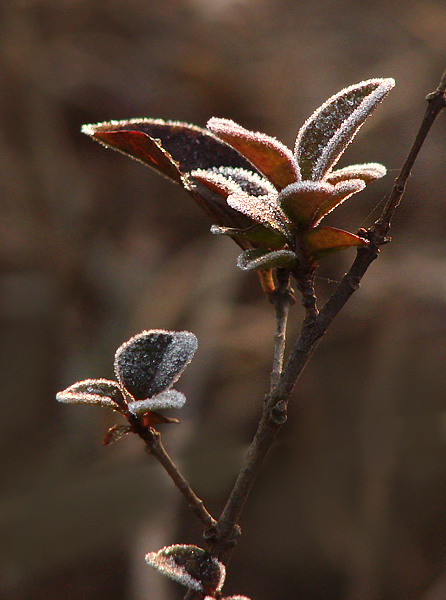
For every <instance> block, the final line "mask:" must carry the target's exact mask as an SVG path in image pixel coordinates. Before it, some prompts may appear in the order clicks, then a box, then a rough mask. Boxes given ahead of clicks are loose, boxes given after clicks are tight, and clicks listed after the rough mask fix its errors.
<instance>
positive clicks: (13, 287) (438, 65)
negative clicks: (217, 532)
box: [0, 0, 446, 600]
mask: <svg viewBox="0 0 446 600" xmlns="http://www.w3.org/2000/svg"><path fill="white" fill-rule="evenodd" d="M445 59H446V7H445V5H444V3H443V2H442V1H441V0H407V1H406V2H404V3H402V2H399V1H397V0H385V1H384V0H374V1H373V2H367V1H366V0H363V1H362V2H355V1H353V0H351V1H349V0H315V1H314V2H311V3H310V2H300V1H293V0H282V1H273V0H176V1H174V0H164V1H163V2H156V1H150V0H146V1H142V0H108V1H101V0H84V1H82V0H10V1H5V2H3V3H2V4H1V6H0V94H1V95H0V110H1V123H0V169H1V177H0V182H1V183H0V190H1V213H0V218H1V220H0V230H1V236H0V261H1V282H0V310H1V315H0V317H1V321H0V323H1V338H0V343H1V352H2V353H1V365H2V393H1V415H2V418H1V421H0V431H1V434H0V447H1V452H2V454H1V470H2V471H1V479H0V481H1V496H0V507H1V510H0V549H1V555H0V558H1V560H0V597H1V598H2V599H5V600H31V599H32V600H43V599H45V600H56V599H57V600H81V599H82V600H109V599H110V600H111V599H113V600H149V599H150V600H167V599H170V598H178V597H182V595H183V594H184V590H182V589H180V588H179V586H176V585H171V584H169V583H168V582H167V581H164V578H163V577H161V576H160V575H158V574H157V573H155V572H153V571H152V569H150V568H149V567H147V566H145V564H144V560H143V557H144V554H145V553H146V552H148V551H152V550H157V549H159V548H161V547H162V546H164V545H168V544H171V543H175V542H177V543H178V542H190V543H198V544H200V543H201V529H200V527H199V525H198V523H196V522H195V521H194V520H193V519H192V518H191V517H190V514H189V513H188V511H187V510H186V509H184V507H183V505H182V503H181V500H180V499H179V497H178V496H179V495H178V493H177V491H176V490H174V489H171V486H170V483H169V481H168V480H167V477H166V476H165V474H164V473H163V472H162V470H161V468H160V467H159V466H158V465H157V464H154V463H153V461H151V460H150V458H149V457H148V456H147V455H146V454H145V453H144V451H143V449H142V445H141V444H140V443H138V440H132V439H124V440H122V441H121V442H120V443H117V444H116V445H113V446H110V447H106V448H103V447H101V439H102V437H103V435H104V434H105V432H106V431H107V428H108V427H109V426H111V425H112V424H113V423H114V418H113V415H111V414H109V413H107V411H103V412H102V411H101V410H99V409H93V408H92V409H88V408H83V407H70V406H62V405H57V404H56V402H55V400H54V396H55V393H56V392H57V391H58V390H60V389H62V388H64V387H66V386H67V385H69V384H71V383H73V382H74V381H76V380H79V379H83V378H86V377H109V378H110V377H113V371H112V365H113V355H114V351H115V349H116V348H117V346H118V345H119V344H120V343H122V342H123V341H125V340H126V339H128V338H129V337H130V336H131V335H134V334H135V333H137V332H139V331H141V330H142V329H148V328H169V329H175V328H176V329H180V328H185V329H189V330H191V331H194V332H195V333H196V334H197V336H198V338H199V342H200V347H199V351H198V353H197V355H196V358H195V359H194V361H193V362H192V364H191V365H190V366H189V368H188V370H187V372H186V373H185V375H184V376H183V378H182V380H181V382H180V383H179V385H178V388H179V389H182V390H183V391H185V392H186V393H187V395H188V404H187V408H185V409H183V411H182V414H181V415H176V416H180V418H181V419H182V424H181V426H170V427H169V426H165V427H164V429H163V432H164V440H165V445H166V447H167V448H168V450H169V451H170V452H171V453H172V455H173V456H174V457H175V458H177V459H178V462H179V464H180V465H181V467H182V469H183V470H184V471H185V473H187V475H188V477H189V478H190V481H191V483H192V484H193V486H194V487H195V488H196V491H197V493H198V494H199V495H201V496H202V497H203V498H204V500H205V501H206V503H207V504H208V505H209V507H210V508H211V510H212V511H213V512H214V513H215V515H217V514H218V511H219V510H220V509H221V507H222V505H223V502H224V500H225V497H226V495H227V493H228V492H229V490H230V487H231V485H232V482H233V480H234V476H235V474H236V472H237V469H238V466H239V464H240V460H241V458H242V457H243V453H244V452H245V450H246V448H247V445H248V444H249V441H250V439H251V436H252V434H253V432H254V428H255V422H256V419H257V417H258V415H259V410H260V404H261V401H262V397H263V395H264V393H265V392H266V391H267V388H268V381H269V362H270V352H271V339H272V332H273V320H274V319H273V311H272V307H271V306H270V305H268V303H267V302H266V301H265V300H264V299H263V297H262V295H261V293H260V289H259V285H258V282H257V280H256V276H255V275H254V274H244V273H242V272H241V271H239V270H238V269H237V268H236V266H235V259H236V256H237V253H238V251H237V247H236V246H235V244H233V243H232V242H231V241H230V240H228V239H225V238H215V237H213V236H211V235H210V234H209V226H210V223H209V222H208V220H207V218H206V216H205V215H202V214H201V213H200V211H199V210H198V208H197V207H196V206H195V205H194V203H193V201H192V200H191V199H190V198H189V197H188V196H187V195H186V194H185V193H184V192H182V191H181V190H180V189H179V188H176V187H175V186H174V185H173V184H170V182H168V181H167V180H164V179H162V178H161V177H160V176H158V175H157V174H155V173H153V172H151V171H149V170H148V169H146V168H144V167H143V166H142V165H141V164H138V163H137V162H134V161H131V160H130V159H128V158H126V157H124V156H122V155H119V154H118V153H114V152H112V151H110V150H106V149H104V148H101V147H99V146H98V145H95V144H94V143H93V142H92V141H91V140H89V139H88V138H87V137H85V136H83V135H82V134H81V133H80V131H79V130H80V126H81V125H82V124H83V123H91V122H97V121H104V120H109V119H124V118H130V117H142V116H150V117H161V118H167V119H178V120H183V121H187V122H192V123H196V124H198V125H201V126H203V125H204V124H205V123H206V120H207V119H208V118H209V117H211V116H213V115H215V116H220V117H228V118H233V119H234V120H236V121H238V122H240V123H241V124H243V125H244V126H245V127H248V128H253V129H258V130H262V131H265V132H266V133H268V134H270V135H275V136H277V137H278V138H279V139H280V140H282V141H283V142H285V143H286V144H288V145H290V146H292V144H293V142H294V138H295V135H296V132H297V130H298V128H299V127H300V125H301V124H302V123H303V121H304V120H305V119H306V118H307V117H308V116H309V114H310V113H311V111H312V110H314V109H315V108H316V107H317V106H319V105H320V104H321V103H322V102H323V101H325V100H326V99H327V98H328V97H329V96H330V95H332V94H334V93H336V92H337V91H338V90H339V89H340V88H342V87H345V86H347V85H350V84H352V83H356V82H358V81H360V80H362V79H368V78H370V77H394V78H395V79H396V82H397V86H396V88H395V89H394V90H393V91H392V93H391V95H390V96H389V98H388V99H387V100H386V101H385V102H384V104H383V105H382V106H381V107H380V108H379V110H378V111H377V113H376V114H375V116H374V117H373V118H372V119H371V121H370V122H369V123H368V124H367V125H366V126H364V128H363V129H362V130H361V133H360V134H359V136H358V137H357V139H356V140H355V143H354V144H353V145H352V146H351V147H350V148H349V149H348V151H347V153H346V155H345V156H344V157H343V158H342V161H341V163H340V166H344V165H347V164H350V163H355V162H368V161H377V162H382V163H384V164H385V165H386V166H387V167H388V169H389V175H388V176H387V177H386V178H385V180H384V181H380V182H378V183H376V184H374V185H373V186H370V187H369V188H367V190H366V191H365V192H363V193H362V194H360V195H358V196H357V197H355V198H354V199H352V201H351V202H350V203H346V205H345V206H343V207H342V208H340V209H339V210H338V211H337V214H336V215H330V218H329V221H330V222H331V223H332V224H335V225H338V226H341V227H344V228H346V229H350V230H351V231H355V230H356V229H357V228H358V227H359V226H362V225H369V224H371V222H372V219H373V217H374V216H375V215H376V214H377V212H376V210H375V212H374V213H373V212H372V211H373V210H374V209H376V207H377V205H378V204H379V202H380V201H381V200H382V198H383V197H384V195H385V193H386V192H387V190H388V189H389V186H390V185H391V183H392V179H393V177H394V176H395V175H396V173H397V170H398V168H399V167H400V165H401V164H402V161H403V159H404V157H405V155H406V153H407V151H408V149H409V146H410V144H411V142H412V140H413V137H414V134H415V132H416V130H417V127H418V124H419V121H420V118H421V115H422V113H423V111H424V108H425V103H424V96H425V94H426V93H428V92H429V91H431V90H433V89H434V88H435V86H436V85H437V82H438V80H439V78H440V75H441V72H442V71H443V70H444V68H445V67H446V60H445ZM445 118H446V115H442V117H441V118H440V120H439V122H438V124H437V125H436V127H435V129H434V130H433V132H432V134H431V135H430V137H429V139H428V141H427V143H426V145H425V147H424V149H423V151H422V154H421V156H420V158H419V160H418V162H417V164H416V168H415V170H414V173H413V176H412V178H411V180H410V185H409V188H408V192H407V194H406V197H405V200H404V204H403V205H402V206H401V207H400V209H399V212H398V215H397V218H396V220H395V224H394V228H393V235H394V243H392V244H391V245H389V246H387V247H385V248H384V249H383V250H382V256H381V257H380V259H379V261H377V262H376V263H375V264H374V265H372V267H371V269H370V271H369V273H368V274H367V276H366V278H365V280H364V282H363V285H362V287H361V290H360V291H359V292H358V293H357V294H356V295H355V297H354V298H353V299H352V301H351V302H350V303H349V305H348V306H347V307H346V309H345V310H344V312H343V313H342V314H341V315H340V316H339V318H338V319H337V322H336V323H335V324H334V325H333V327H332V329H331V330H330V331H329V333H328V335H327V336H326V338H325V339H324V340H323V342H322V343H321V345H320V347H319V348H318V350H317V352H316V354H315V356H314V359H313V361H312V363H311V365H310V366H309V368H308V369H307V371H306V373H305V376H304V377H303V379H302V380H301V383H300V385H299V388H298V389H296V391H295V402H293V404H292V407H291V410H290V418H289V422H288V423H287V425H286V426H285V427H284V428H283V431H282V432H281V435H280V439H279V440H278V442H277V445H276V447H275V449H274V451H273V452H272V454H271V456H270V458H269V460H268V464H267V466H266V468H265V469H264V471H263V473H262V475H261V477H260V480H259V481H258V484H257V486H256V488H255V490H254V493H253V495H252V497H251V499H250V501H249V503H248V506H247V508H246V512H245V515H244V518H243V521H242V528H243V537H242V539H241V541H240V543H239V546H238V549H237V551H236V552H235V554H234V557H233V561H232V563H231V565H230V569H229V572H228V578H227V586H226V587H225V592H227V594H230V593H232V594H235V593H238V594H246V595H248V596H250V597H252V599H253V600H273V599H274V600H278V599H280V600H282V599H283V600H286V599H295V598H296V599H297V598H298V599H299V600H384V599H386V600H387V599H392V600H412V599H414V600H419V599H421V600H444V598H446V575H445V573H446V399H445V388H446V385H445V384H446V369H445V365H446V245H445V242H444V240H445V235H446V192H445V187H446V156H445V155H446V152H445V149H446V135H445V134H446V120H445ZM327 223H328V220H327ZM353 256H354V253H352V254H349V253H346V254H344V255H339V256H335V257H333V258H330V259H327V260H326V261H325V262H323V263H321V265H320V268H319V271H318V276H319V279H318V292H319V294H320V299H321V300H323V299H324V298H326V297H327V295H328V294H329V293H330V291H331V290H333V289H334V285H335V283H334V282H335V281H336V280H337V279H339V278H340V277H341V275H342V273H343V272H344V271H345V270H346V268H347V266H348V264H349V261H350V260H351V259H352V257H353ZM301 316H302V313H301V310H300V309H299V308H298V307H297V308H294V309H293V312H292V316H291V324H290V329H291V332H290V335H291V336H293V335H295V334H296V332H297V331H298V326H299V322H300V319H301Z"/></svg>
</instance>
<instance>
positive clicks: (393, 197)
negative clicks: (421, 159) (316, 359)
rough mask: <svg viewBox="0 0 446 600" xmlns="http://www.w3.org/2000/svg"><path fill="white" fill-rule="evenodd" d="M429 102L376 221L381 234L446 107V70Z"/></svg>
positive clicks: (385, 231) (427, 97)
mask: <svg viewBox="0 0 446 600" xmlns="http://www.w3.org/2000/svg"><path fill="white" fill-rule="evenodd" d="M426 100H427V103H428V106H427V109H426V112H425V115H424V118H423V121H422V123H421V126H420V129H419V131H418V134H417V137H416V138H415V141H414V143H413V146H412V148H411V150H410V152H409V154H408V156H407V159H406V162H405V163H404V165H403V167H402V169H401V171H400V174H399V175H398V177H397V178H396V180H395V184H394V186H393V189H392V191H391V193H390V196H389V198H388V199H387V203H386V205H385V207H384V210H383V212H382V214H381V216H380V218H379V219H378V221H377V222H376V223H375V231H376V233H378V234H380V235H381V236H385V235H387V233H388V230H389V227H390V221H391V220H392V218H393V215H394V213H395V209H396V208H397V206H398V205H399V203H400V202H401V198H402V196H403V194H404V190H405V186H406V182H407V180H408V178H409V176H410V172H411V170H412V167H413V165H414V162H415V160H416V158H417V156H418V153H419V152H420V150H421V148H422V146H423V144H424V141H425V139H426V136H427V134H428V133H429V131H430V129H431V127H432V125H433V124H434V121H435V119H436V118H437V117H438V115H439V114H440V112H441V111H442V110H443V109H444V108H445V107H446V71H445V72H444V73H443V75H442V77H441V80H440V83H439V84H438V87H437V89H436V90H435V91H434V92H431V93H430V94H428V95H427V96H426Z"/></svg>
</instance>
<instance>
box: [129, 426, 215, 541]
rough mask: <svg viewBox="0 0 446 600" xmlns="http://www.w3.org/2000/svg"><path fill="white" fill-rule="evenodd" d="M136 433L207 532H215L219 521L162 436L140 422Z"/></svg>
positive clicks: (135, 428) (136, 427)
mask: <svg viewBox="0 0 446 600" xmlns="http://www.w3.org/2000/svg"><path fill="white" fill-rule="evenodd" d="M132 425H133V427H134V430H135V432H136V433H137V434H138V435H139V437H140V438H142V439H143V440H144V442H145V443H146V449H147V452H149V453H150V454H152V455H153V456H154V457H155V458H156V459H157V461H158V462H159V463H160V464H161V465H162V466H163V467H164V469H165V471H166V472H167V474H168V475H169V476H170V478H171V479H172V481H173V482H174V484H175V485H176V487H177V488H178V489H179V490H180V492H181V493H182V494H183V496H184V497H185V498H186V501H187V503H188V505H189V506H190V508H191V509H192V511H193V512H194V513H195V515H196V516H197V517H198V518H199V519H200V521H201V522H202V523H203V525H204V526H205V527H206V531H213V530H214V528H215V526H216V525H217V521H216V520H215V519H214V518H213V517H212V516H211V515H210V513H209V512H208V511H207V510H206V507H205V506H204V503H203V501H202V500H200V498H199V497H198V496H197V495H196V494H195V492H194V491H193V490H192V488H191V487H190V485H189V483H188V482H187V480H186V479H185V478H184V477H183V475H181V473H180V471H179V470H178V467H177V466H176V465H175V463H174V462H173V461H172V459H171V458H170V456H169V455H168V453H167V452H166V449H165V448H164V446H163V444H162V442H161V434H160V433H159V432H158V431H156V430H155V429H153V428H152V427H150V428H146V427H143V426H142V425H141V424H140V423H139V421H137V420H136V421H135V422H133V423H132Z"/></svg>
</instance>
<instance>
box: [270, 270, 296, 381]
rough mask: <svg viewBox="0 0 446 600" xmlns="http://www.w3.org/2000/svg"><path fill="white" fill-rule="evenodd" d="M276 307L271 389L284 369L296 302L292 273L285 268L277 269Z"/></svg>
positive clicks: (273, 296) (273, 294)
mask: <svg viewBox="0 0 446 600" xmlns="http://www.w3.org/2000/svg"><path fill="white" fill-rule="evenodd" d="M271 301H272V302H274V306H275V309H276V331H275V334H274V348H273V366H272V371H271V390H272V389H273V388H274V387H275V386H276V385H277V383H278V381H279V378H280V375H281V374H282V370H283V360H284V356H285V345H286V328H287V322H288V313H289V310H290V306H291V305H292V304H293V303H294V302H295V300H294V296H293V294H292V290H291V288H290V274H289V271H287V270H285V269H277V287H276V289H275V290H274V292H273V293H272V294H271Z"/></svg>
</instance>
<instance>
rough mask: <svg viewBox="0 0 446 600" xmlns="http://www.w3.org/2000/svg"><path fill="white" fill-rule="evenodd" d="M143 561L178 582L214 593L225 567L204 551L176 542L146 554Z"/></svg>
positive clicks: (219, 584)
mask: <svg viewBox="0 0 446 600" xmlns="http://www.w3.org/2000/svg"><path fill="white" fill-rule="evenodd" d="M146 561H147V563H148V564H149V565H150V566H152V567H154V568H155V569H157V570H158V571H160V573H162V574H163V575H167V577H170V578H171V579H173V580H174V581H177V582H178V583H181V584H182V585H184V586H186V587H188V588H190V589H193V590H196V591H198V592H204V593H205V594H206V593H207V594H209V593H212V594H213V593H214V592H218V591H220V590H221V588H222V587H223V583H224V580H225V575H226V571H225V567H224V565H223V564H222V563H221V562H219V561H218V560H217V559H216V558H214V557H213V556H211V555H210V554H209V552H206V550H202V549H201V548H198V547H197V546H192V545H186V544H177V545H175V546H167V547H166V548H162V549H161V550H159V551H158V552H149V553H148V554H147V555H146Z"/></svg>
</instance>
